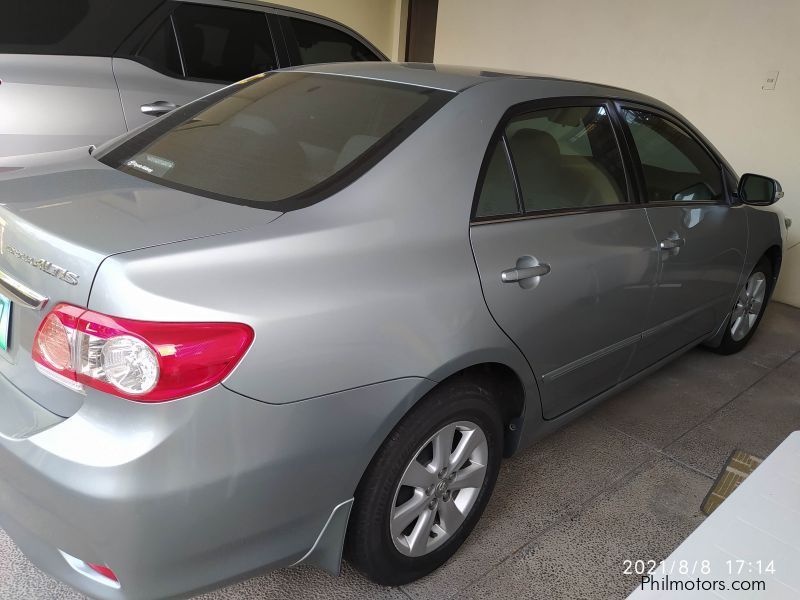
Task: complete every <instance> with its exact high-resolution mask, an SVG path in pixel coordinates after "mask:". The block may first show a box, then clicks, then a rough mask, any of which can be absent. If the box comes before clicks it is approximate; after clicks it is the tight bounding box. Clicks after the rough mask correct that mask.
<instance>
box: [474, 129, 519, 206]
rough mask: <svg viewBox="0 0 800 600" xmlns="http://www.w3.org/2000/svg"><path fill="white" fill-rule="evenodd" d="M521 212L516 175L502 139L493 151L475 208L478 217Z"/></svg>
mask: <svg viewBox="0 0 800 600" xmlns="http://www.w3.org/2000/svg"><path fill="white" fill-rule="evenodd" d="M518 212H519V207H518V206H517V193H516V191H514V175H513V174H512V173H511V167H510V165H509V164H508V155H507V154H506V148H505V143H504V141H503V140H502V139H500V140H499V141H498V142H497V143H496V144H495V146H494V150H492V155H491V158H490V159H489V164H487V165H486V173H485V174H484V176H483V183H482V184H481V194H480V196H478V205H477V207H476V208H475V216H476V217H497V216H501V215H513V214H516V213H518Z"/></svg>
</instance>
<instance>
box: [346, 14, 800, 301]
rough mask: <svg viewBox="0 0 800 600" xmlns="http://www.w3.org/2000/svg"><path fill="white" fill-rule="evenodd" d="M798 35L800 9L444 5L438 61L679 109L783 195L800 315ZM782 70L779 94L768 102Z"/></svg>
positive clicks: (787, 279) (789, 275)
mask: <svg viewBox="0 0 800 600" xmlns="http://www.w3.org/2000/svg"><path fill="white" fill-rule="evenodd" d="M337 4H338V3H337ZM798 26H800V1H799V0H766V1H764V2H754V1H753V0H671V1H669V2H666V1H664V0H603V1H602V2H597V1H594V0H558V1H557V2H552V1H549V0H494V1H493V2H491V3H488V2H483V1H481V0H439V18H438V23H437V32H436V54H435V61H436V62H439V63H451V64H466V65H480V66H486V67H494V68H500V69H503V68H505V69H517V70H522V71H528V72H534V73H545V74H553V75H559V76H564V77H571V78H576V79H584V80H589V81H600V82H604V83H610V84H614V85H618V86H622V87H626V88H631V89H635V90H638V91H641V92H644V93H646V94H650V95H652V96H656V97H658V98H659V99H661V100H664V101H665V102H667V103H669V104H671V105H672V106H673V107H674V108H675V109H677V110H678V111H680V112H681V113H683V114H684V115H685V116H686V117H687V118H688V119H689V120H691V121H692V122H693V123H694V124H695V125H696V126H697V127H698V128H699V129H700V130H701V131H703V133H705V134H706V136H707V137H708V138H709V139H710V140H711V141H712V142H713V143H714V145H715V146H717V148H719V150H720V151H721V152H722V153H723V154H724V155H725V156H726V158H727V159H728V160H729V161H730V162H731V164H732V165H733V167H734V168H735V169H736V170H737V171H738V172H739V173H740V174H741V173H744V172H746V171H752V172H756V173H763V174H766V175H771V176H773V177H775V178H777V179H779V180H780V181H781V183H782V184H783V187H784V190H785V191H786V197H785V199H784V200H782V201H781V202H780V206H781V209H782V210H783V211H784V212H785V213H786V214H787V215H788V216H790V217H792V218H793V219H794V227H793V228H792V229H790V242H789V244H788V246H789V247H791V246H794V247H793V248H791V249H790V250H788V251H787V255H786V260H785V263H784V269H783V273H782V277H781V283H780V285H779V287H778V290H777V291H776V297H777V298H778V299H779V300H782V301H785V302H789V303H791V304H794V305H796V306H800V245H797V244H798V243H800V152H798V146H800V144H798V137H800V35H798ZM773 70H779V71H780V76H779V78H778V82H777V86H776V89H775V90H774V91H763V90H762V89H761V87H762V84H763V83H764V79H765V78H766V77H767V73H768V72H769V71H773Z"/></svg>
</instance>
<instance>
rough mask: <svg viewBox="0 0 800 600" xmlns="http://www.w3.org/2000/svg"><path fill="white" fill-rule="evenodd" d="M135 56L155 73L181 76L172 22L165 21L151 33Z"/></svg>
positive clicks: (169, 20) (181, 70)
mask: <svg viewBox="0 0 800 600" xmlns="http://www.w3.org/2000/svg"><path fill="white" fill-rule="evenodd" d="M137 56H138V57H139V58H140V59H141V60H142V62H143V63H145V64H147V65H148V66H149V67H152V68H153V69H155V70H156V71H161V72H162V73H166V74H167V75H172V76H175V77H182V76H183V69H182V68H181V59H180V55H179V54H178V42H177V41H176V40H175V31H174V30H173V28H172V20H171V19H169V18H168V19H166V20H165V21H164V22H163V23H162V24H161V25H159V26H158V29H156V30H155V32H153V35H151V36H150V39H149V40H147V42H145V44H144V45H143V46H142V48H141V50H139V53H138V54H137Z"/></svg>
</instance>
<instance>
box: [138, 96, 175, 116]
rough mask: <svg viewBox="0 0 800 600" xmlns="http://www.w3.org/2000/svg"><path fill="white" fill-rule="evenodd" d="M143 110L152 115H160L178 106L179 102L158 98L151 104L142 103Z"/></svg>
mask: <svg viewBox="0 0 800 600" xmlns="http://www.w3.org/2000/svg"><path fill="white" fill-rule="evenodd" d="M141 108H142V112H143V113H144V114H146V115H149V116H151V117H160V116H161V115H165V114H167V113H168V112H169V111H171V110H175V109H176V108H178V105H177V104H173V103H172V102H167V101H166V100H156V101H155V102H151V103H150V104H142V107H141Z"/></svg>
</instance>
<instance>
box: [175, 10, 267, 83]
mask: <svg viewBox="0 0 800 600" xmlns="http://www.w3.org/2000/svg"><path fill="white" fill-rule="evenodd" d="M172 18H173V19H174V21H175V28H176V29H177V31H178V39H179V41H180V45H181V51H182V52H183V62H184V67H185V69H186V76H187V77H192V78H197V79H211V80H214V81H225V82H231V81H238V80H240V79H244V78H245V77H249V76H251V75H255V74H256V73H262V72H264V71H269V70H271V69H274V68H276V67H277V65H278V63H277V61H276V60H275V48H274V47H273V45H272V38H271V37H270V34H269V26H268V24H267V16H266V14H264V13H263V12H259V11H251V10H239V9H235V8H221V7H217V6H201V5H199V4H181V5H180V6H179V7H178V8H177V9H175V12H174V13H173V17H172Z"/></svg>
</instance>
